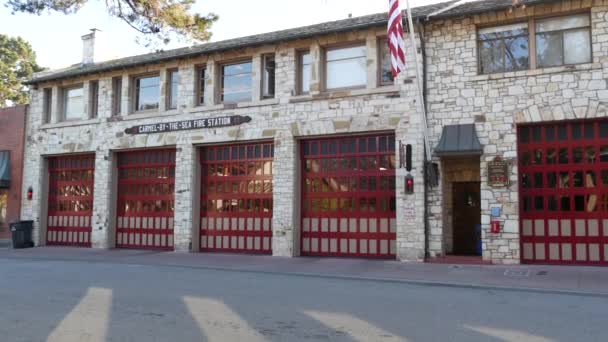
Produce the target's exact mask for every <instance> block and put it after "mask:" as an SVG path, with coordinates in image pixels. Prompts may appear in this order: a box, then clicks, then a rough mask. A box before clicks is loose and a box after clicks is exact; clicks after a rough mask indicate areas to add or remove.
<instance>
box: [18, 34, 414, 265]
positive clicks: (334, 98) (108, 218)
mask: <svg viewBox="0 0 608 342" xmlns="http://www.w3.org/2000/svg"><path fill="white" fill-rule="evenodd" d="M384 34H385V30H384V28H377V29H370V30H365V31H353V32H348V33H343V34H334V35H331V36H327V37H319V38H318V39H314V40H301V41H296V42H290V43H284V44H279V45H277V46H263V47H259V48H255V49H254V48H250V49H243V50H240V51H229V52H226V53H222V54H219V53H218V54H213V55H210V56H201V57H199V58H194V59H188V60H179V61H178V60H175V61H172V62H168V63H162V64H155V65H149V66H145V67H139V68H133V69H131V70H127V71H126V73H125V71H116V72H109V73H106V74H101V75H91V76H83V77H79V78H74V79H68V80H63V81H59V82H54V83H46V84H40V85H38V87H37V88H36V89H33V90H32V91H31V107H30V111H29V115H28V118H27V149H26V153H25V170H26V171H25V173H24V186H23V189H24V191H25V189H27V187H29V186H32V187H33V188H34V199H33V200H32V201H30V202H27V203H24V206H23V208H22V217H23V218H24V219H33V220H34V221H35V222H36V223H35V231H34V235H35V240H36V241H37V243H38V244H44V243H45V238H44V237H45V234H44V222H45V203H44V202H45V199H44V196H43V195H41V194H42V193H43V191H44V186H45V179H46V178H45V177H46V169H45V163H44V160H45V157H47V156H52V155H62V154H70V153H85V152H86V153H95V154H96V164H95V189H94V197H95V199H94V205H93V227H92V229H93V234H92V240H93V241H92V242H93V247H97V248H111V247H113V246H114V245H115V241H114V236H115V233H114V232H115V221H116V220H115V211H116V208H115V202H116V199H115V193H116V191H115V187H116V179H115V178H116V175H115V172H114V170H115V155H116V152H119V151H123V150H130V149H141V148H155V147H162V146H174V147H176V148H177V157H176V160H177V167H176V184H175V189H176V190H175V201H176V206H175V208H176V210H175V228H174V232H175V237H174V241H175V249H176V250H177V251H187V250H197V249H198V243H197V236H198V221H199V219H198V212H197V209H196V207H198V205H195V206H193V203H194V202H195V199H196V198H198V187H199V186H200V183H199V182H200V181H199V180H198V173H199V172H200V171H199V167H198V162H197V160H198V159H197V158H198V157H197V153H196V151H197V150H198V149H197V147H198V146H201V145H205V144H213V143H229V142H236V141H253V140H272V141H274V143H275V163H274V164H273V165H274V169H273V174H274V179H273V189H274V194H273V195H274V198H275V199H280V200H275V201H274V208H273V222H272V226H273V254H274V255H280V256H294V255H298V254H299V240H298V232H299V196H298V195H297V194H298V193H299V188H298V187H299V182H298V175H299V157H298V156H299V154H298V142H297V141H298V139H303V138H314V137H316V136H321V135H345V134H356V133H369V132H374V131H376V132H387V131H393V132H396V135H397V137H396V140H397V141H400V140H403V141H410V142H411V143H413V144H416V146H417V147H420V144H419V143H418V142H419V140H420V136H419V135H420V122H421V121H420V119H419V118H418V116H417V115H416V113H413V112H414V111H415V107H414V103H415V100H414V96H416V92H415V91H416V88H415V83H414V81H413V80H412V78H413V77H414V75H415V72H414V69H413V64H410V68H409V69H408V71H407V72H406V73H404V74H402V75H401V76H400V77H399V78H398V79H397V80H396V81H395V84H394V85H390V86H383V87H378V86H377V78H376V75H377V72H378V70H377V64H378V61H377V55H378V52H377V44H378V41H379V40H378V38H379V37H381V36H383V35H384ZM355 41H359V42H365V44H366V45H367V48H368V49H367V51H368V61H367V68H368V70H367V71H368V79H369V80H368V85H367V87H366V88H363V89H352V90H343V91H334V92H328V91H324V90H323V82H322V79H323V76H322V67H321V60H322V47H324V46H331V45H333V44H336V43H344V42H355ZM408 42H409V40H408ZM301 49H310V51H311V52H312V53H311V54H312V57H313V68H312V69H313V72H312V77H311V92H310V94H308V95H296V94H295V88H296V85H295V82H296V64H297V63H296V58H297V54H296V51H298V50H301ZM408 50H409V51H410V53H409V55H408V58H411V57H413V55H412V54H411V52H412V51H413V49H408ZM265 53H275V56H276V82H277V83H276V96H275V98H274V99H262V98H261V96H260V91H259V90H260V89H259V84H260V81H261V70H262V69H261V56H262V54H265ZM243 57H250V58H252V61H253V65H254V74H253V80H254V84H256V85H255V86H254V87H253V89H254V91H253V96H252V99H251V101H250V102H246V103H239V104H237V105H225V104H221V103H218V101H217V91H218V86H217V84H218V83H217V82H218V76H217V75H218V70H219V67H218V66H219V64H218V63H220V62H223V61H229V60H234V59H238V58H243ZM202 65H204V66H206V68H207V69H206V70H207V74H208V75H211V76H209V77H208V79H207V83H206V97H205V105H204V106H197V105H196V103H195V95H194V94H195V89H196V88H195V82H196V79H195V75H196V70H197V69H198V68H199V67H200V66H202ZM175 68H178V69H179V72H180V83H179V87H178V93H179V98H178V109H175V110H163V108H165V105H164V104H165V101H166V100H165V99H166V96H165V95H166V94H165V93H166V91H167V90H166V89H165V88H166V87H165V86H164V81H163V80H165V79H166V77H167V70H171V69H175ZM150 72H154V73H156V72H158V73H159V74H160V76H161V77H160V78H161V84H162V86H161V100H160V108H161V109H160V110H158V111H150V112H145V113H132V108H133V103H132V98H131V97H130V96H129V94H131V92H132V88H133V84H132V83H133V81H132V79H133V76H134V75H141V74H145V73H150ZM116 77H119V78H122V89H120V91H121V93H122V103H121V108H122V109H121V112H120V113H119V115H117V116H112V113H111V108H112V103H111V99H112V97H113V89H112V79H113V78H116ZM93 80H99V99H98V101H99V112H98V117H97V118H93V119H84V120H81V121H70V122H62V121H61V116H60V114H59V113H60V108H59V106H58V102H59V101H58V99H59V96H60V89H61V87H64V86H68V85H71V84H77V83H83V84H84V87H85V91H86V87H87V85H88V84H89V82H91V81H93ZM49 87H51V88H52V89H53V92H52V93H53V108H52V114H51V122H50V123H48V124H44V123H43V122H42V120H43V119H42V117H43V115H42V112H43V89H45V88H49ZM85 93H86V92H85ZM410 113H413V114H412V115H409V114H410ZM228 115H247V116H250V117H251V118H252V121H251V122H250V123H247V124H243V125H241V126H237V127H227V128H216V129H207V130H193V131H181V132H172V133H159V134H149V135H128V134H125V133H124V130H125V129H126V128H129V127H131V126H134V125H140V124H150V123H158V122H171V121H180V120H189V119H195V118H207V117H219V116H228ZM421 153H422V149H420V148H417V149H416V154H417V157H416V165H415V169H414V173H415V174H416V176H417V177H416V180H417V182H416V190H417V193H416V195H413V196H411V198H412V199H414V198H415V201H416V207H417V210H418V212H417V216H416V220H409V221H407V222H405V220H402V219H400V220H398V222H400V223H398V227H397V231H398V246H397V248H398V257H399V258H401V259H412V260H421V259H422V258H423V256H424V245H423V242H424V230H423V206H422V203H423V202H422V201H423V197H422V195H423V177H422V173H421V172H422V171H421V170H422V168H421V166H422V163H421V160H422V159H421V156H422V154H421ZM398 172H399V173H398V174H399V175H400V176H401V175H402V174H401V171H398ZM401 179H402V177H401ZM397 184H398V186H397V187H398V195H397V206H398V212H402V210H401V209H400V208H402V207H403V206H404V205H405V203H406V202H407V201H410V197H408V198H406V197H405V195H404V194H403V182H402V181H398V182H397ZM294 194H296V195H295V196H294Z"/></svg>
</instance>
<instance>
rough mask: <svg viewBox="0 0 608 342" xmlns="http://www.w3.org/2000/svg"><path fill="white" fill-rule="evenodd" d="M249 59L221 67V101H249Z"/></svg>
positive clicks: (250, 82) (250, 81)
mask: <svg viewBox="0 0 608 342" xmlns="http://www.w3.org/2000/svg"><path fill="white" fill-rule="evenodd" d="M251 66H252V64H251V61H247V62H242V63H236V64H228V65H224V66H223V67H222V102H225V103H236V102H243V101H251V85H252V77H251V70H252V68H251Z"/></svg>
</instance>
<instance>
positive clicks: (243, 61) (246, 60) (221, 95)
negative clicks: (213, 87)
mask: <svg viewBox="0 0 608 342" xmlns="http://www.w3.org/2000/svg"><path fill="white" fill-rule="evenodd" d="M247 63H250V64H251V72H250V73H249V74H250V75H251V76H250V77H251V82H250V84H249V87H250V88H249V92H250V93H251V96H250V97H249V98H248V99H247V100H246V101H225V100H224V68H226V67H228V66H231V65H238V64H247ZM253 72H254V70H253V58H251V57H248V58H242V59H236V60H231V61H227V62H224V63H222V64H220V65H219V76H220V81H219V85H220V87H219V89H218V90H219V102H220V103H222V104H237V103H243V102H251V101H253V90H254V89H253V88H254V87H253V82H254V79H253ZM245 74H246V73H242V74H239V75H245ZM231 76H235V75H231Z"/></svg>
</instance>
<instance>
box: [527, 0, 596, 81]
mask: <svg viewBox="0 0 608 342" xmlns="http://www.w3.org/2000/svg"><path fill="white" fill-rule="evenodd" d="M581 15H587V17H588V18H589V25H588V26H582V27H577V28H570V29H560V30H555V31H547V32H550V33H556V32H559V33H560V34H561V35H562V56H563V63H562V64H558V65H551V66H538V51H537V50H536V46H537V42H536V37H537V36H538V35H539V34H542V33H547V32H541V33H538V32H537V30H536V24H537V22H538V21H543V20H549V19H559V18H568V17H572V16H581ZM530 25H534V26H533V27H534V30H533V31H534V61H535V62H536V63H535V66H536V67H537V68H539V69H546V68H557V67H563V66H572V65H579V64H588V63H593V32H592V30H593V18H592V17H591V13H590V12H589V11H579V12H572V13H568V14H555V15H550V16H544V17H538V18H533V19H531V20H530ZM582 29H588V30H589V59H590V60H589V61H588V62H582V63H566V61H565V58H566V54H565V51H564V44H563V39H564V38H563V34H564V33H565V32H569V31H577V30H582Z"/></svg>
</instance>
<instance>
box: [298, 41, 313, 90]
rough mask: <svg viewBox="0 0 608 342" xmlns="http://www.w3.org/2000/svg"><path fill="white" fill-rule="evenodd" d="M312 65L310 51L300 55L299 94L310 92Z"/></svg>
mask: <svg viewBox="0 0 608 342" xmlns="http://www.w3.org/2000/svg"><path fill="white" fill-rule="evenodd" d="M311 63H312V58H311V57H310V51H302V52H300V53H299V54H298V93H300V94H307V93H309V92H310V73H311V70H310V65H311Z"/></svg>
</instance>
